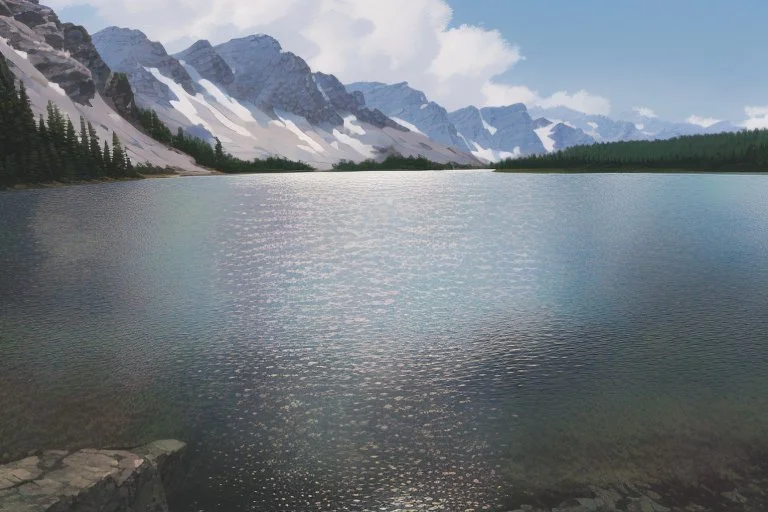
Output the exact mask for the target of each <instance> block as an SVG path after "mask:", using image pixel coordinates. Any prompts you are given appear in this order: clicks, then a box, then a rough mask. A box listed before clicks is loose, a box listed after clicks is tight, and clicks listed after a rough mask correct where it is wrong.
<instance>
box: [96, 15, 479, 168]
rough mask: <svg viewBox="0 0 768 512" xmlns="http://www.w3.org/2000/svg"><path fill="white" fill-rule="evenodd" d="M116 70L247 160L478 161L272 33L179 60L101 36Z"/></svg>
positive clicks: (197, 47) (155, 104)
mask: <svg viewBox="0 0 768 512" xmlns="http://www.w3.org/2000/svg"><path fill="white" fill-rule="evenodd" d="M93 41H94V44H95V46H96V48H97V49H98V50H99V53H100V54H101V55H102V57H103V58H104V60H105V61H106V62H107V64H108V65H109V66H110V67H111V68H113V69H115V70H117V71H120V72H123V73H126V74H127V76H128V79H129V81H130V83H131V85H132V87H133V89H134V91H135V94H136V101H137V103H138V104H139V106H140V107H143V108H152V109H154V110H155V111H157V113H158V115H159V116H160V118H161V119H162V120H163V121H164V122H165V123H166V124H168V125H169V126H170V127H171V129H173V130H176V129H177V128H179V127H180V128H183V129H184V130H185V131H187V132H188V133H191V134H193V135H197V136H199V137H202V138H204V139H207V140H212V139H213V138H214V137H217V138H219V139H220V140H221V141H222V143H223V144H224V146H225V148H226V150H227V151H228V152H231V153H232V154H234V155H235V156H238V157H240V158H245V159H252V158H263V157H266V156H272V155H280V156H284V157H288V158H291V159H294V160H302V161H305V162H307V163H310V164H312V165H314V166H316V167H320V168H328V167H330V166H331V165H332V164H333V163H336V162H338V161H339V160H354V161H361V160H364V159H368V158H375V159H381V158H384V157H385V156H387V155H388V154H391V153H395V152H396V153H400V154H402V155H405V156H418V155H423V156H425V157H427V158H429V159H431V160H434V161H437V162H457V163H461V164H478V163H479V162H478V161H477V160H476V159H475V158H474V157H473V156H472V155H470V154H466V153H462V152H461V151H460V150H458V149H456V148H453V147H446V146H445V145H443V144H440V143H439V142H436V141H433V140H430V139H429V138H428V137H426V136H424V135H422V134H420V133H417V132H415V131H410V130H408V129H407V128H403V127H402V126H401V125H399V124H397V123H396V122H394V121H393V120H391V119H389V118H388V117H387V116H386V115H385V114H383V113H382V112H380V111H378V110H376V109H373V108H369V107H368V106H367V105H366V102H365V99H364V97H363V95H361V94H355V93H354V92H352V93H350V92H349V91H347V89H346V88H345V87H344V86H343V85H342V84H341V83H340V82H339V81H338V80H337V79H336V78H335V77H334V76H332V75H326V74H322V73H314V72H313V71H312V70H311V69H310V67H309V66H308V65H307V63H306V62H305V61H304V60H303V59H301V58H300V57H298V56H296V55H294V54H292V53H290V52H285V51H283V50H282V48H281V47H280V44H279V43H278V42H277V41H276V40H275V39H273V38H271V37H269V36H265V35H258V36H249V37H244V38H239V39H234V40H232V41H229V42H227V43H224V44H220V45H217V46H213V45H211V44H210V43H209V42H208V41H198V42H196V43H195V44H193V45H192V46H191V47H190V48H188V49H186V50H184V51H182V52H180V53H178V54H176V55H169V54H168V53H167V52H166V51H165V49H164V48H163V47H162V45H160V44H159V43H154V42H152V41H149V39H147V37H146V36H145V35H144V34H143V33H141V32H139V31H135V30H128V29H121V28H116V27H110V28H108V29H105V30H103V31H101V32H99V33H97V34H95V35H94V36H93Z"/></svg>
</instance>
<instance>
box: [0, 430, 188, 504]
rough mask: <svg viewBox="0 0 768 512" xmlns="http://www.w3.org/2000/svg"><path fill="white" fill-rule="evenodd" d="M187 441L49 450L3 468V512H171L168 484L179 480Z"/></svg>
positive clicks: (0, 495)
mask: <svg viewBox="0 0 768 512" xmlns="http://www.w3.org/2000/svg"><path fill="white" fill-rule="evenodd" d="M185 451H186V445H185V444H184V443H182V442H180V441H171V440H169V441H157V442H155V443H152V444H150V445H147V446H144V447H141V448H137V449H135V450H130V451H125V450H80V451H78V452H75V453H69V452H65V451H46V452H41V453H39V454H37V455H35V456H33V457H29V458H27V459H24V460H21V461H18V462H14V463H11V464H7V465H5V466H0V510H2V511H4V512H33V511H35V512H36V511H41V512H42V511H49V510H50V511H54V510H55V511H56V512H76V511H82V510H109V511H112V512H167V511H168V502H167V492H166V491H170V489H167V488H166V482H175V481H178V479H179V478H182V476H179V475H175V474H174V473H175V472H177V471H180V470H181V469H182V465H183V461H184V453H185Z"/></svg>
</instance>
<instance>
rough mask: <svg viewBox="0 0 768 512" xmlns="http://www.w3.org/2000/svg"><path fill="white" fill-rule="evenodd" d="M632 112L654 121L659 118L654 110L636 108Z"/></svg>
mask: <svg viewBox="0 0 768 512" xmlns="http://www.w3.org/2000/svg"><path fill="white" fill-rule="evenodd" d="M632 111H633V112H634V113H635V114H637V115H639V116H640V117H647V118H649V119H653V118H655V117H659V116H657V115H656V112H654V111H653V110H651V109H650V108H648V107H634V108H633V109H632Z"/></svg>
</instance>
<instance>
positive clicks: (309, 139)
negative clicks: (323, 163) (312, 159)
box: [275, 115, 325, 153]
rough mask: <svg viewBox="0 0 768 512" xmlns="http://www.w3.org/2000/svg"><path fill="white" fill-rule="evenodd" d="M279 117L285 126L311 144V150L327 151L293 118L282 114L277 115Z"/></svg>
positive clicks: (315, 151)
mask: <svg viewBox="0 0 768 512" xmlns="http://www.w3.org/2000/svg"><path fill="white" fill-rule="evenodd" d="M277 119H278V120H279V121H280V122H281V123H282V124H283V126H284V127H285V128H288V130H289V131H290V132H291V133H293V134H294V135H296V137H298V138H299V140H300V141H302V142H304V143H305V144H306V145H307V146H309V148H310V151H311V152H314V153H325V148H324V147H323V146H322V145H321V144H320V143H319V142H317V141H316V140H315V139H313V138H312V137H310V136H309V135H308V134H306V133H305V132H304V131H303V130H302V129H301V128H299V127H298V126H297V125H296V123H295V122H294V121H293V120H292V119H287V118H284V117H280V115H278V116H277ZM275 122H277V121H275Z"/></svg>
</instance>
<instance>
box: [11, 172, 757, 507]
mask: <svg viewBox="0 0 768 512" xmlns="http://www.w3.org/2000/svg"><path fill="white" fill-rule="evenodd" d="M0 314H1V316H0V459H4V460H9V459H11V458H15V457H18V456H20V455H25V454H26V453H27V452H29V451H31V450H37V449H42V448H46V449H52V448H79V447H86V446H88V447H107V446H109V447H112V446H117V447H126V446H136V445H139V444H142V443H144V442H147V441H150V440H153V439H158V438H168V437H178V438H180V439H183V440H185V441H187V442H189V443H190V463H191V468H190V475H189V487H188V488H187V489H185V490H184V492H183V493H182V496H181V497H180V498H179V500H180V504H179V507H180V508H179V509H180V510H189V511H193V510H194V511H198V510H204V511H216V510H226V511H232V512H239V511H250V510H253V511H277V510H286V511H309V510H406V509H408V510H411V509H413V510H417V509H418V510H422V509H423V510H427V509H435V510H438V509H439V510H442V509H444V510H449V511H455V510H484V509H485V510H497V509H499V510H504V506H505V504H509V503H511V502H510V501H509V500H510V499H512V498H511V496H515V495H518V494H520V493H524V492H530V493H534V494H535V493H537V492H550V493H551V492H557V491H558V489H560V490H562V489H566V488H568V489H570V488H574V486H575V487H579V486H581V487H583V488H587V486H590V485H602V486H610V485H615V484H617V483H618V482H629V481H642V482H645V481H661V480H663V481H675V482H688V481H691V482H695V481H697V479H699V478H701V477H702V475H703V474H704V473H707V474H716V473H717V474H722V473H723V472H726V471H729V470H730V469H732V468H742V467H745V464H747V461H748V460H751V459H752V458H753V457H754V456H755V454H760V453H765V450H766V449H768V435H767V434H768V393H767V392H766V390H768V350H766V349H767V348H768V336H767V335H766V333H768V180H766V179H765V177H764V176H719V175H698V176H696V175H650V174H648V175H642V174H639V175H631V176H630V175H529V174H526V175H516V174H498V173H491V172H486V171H446V172H419V173H416V172H371V173H338V174H336V173H332V174H326V173H313V174H283V175H256V176H235V177H200V178H181V179H168V180H146V181H137V182H125V183H114V184H106V185H99V186H73V187H67V188H61V189H49V190H29V191H15V192H0ZM532 495H533V494H532ZM434 507H436V508H434Z"/></svg>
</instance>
